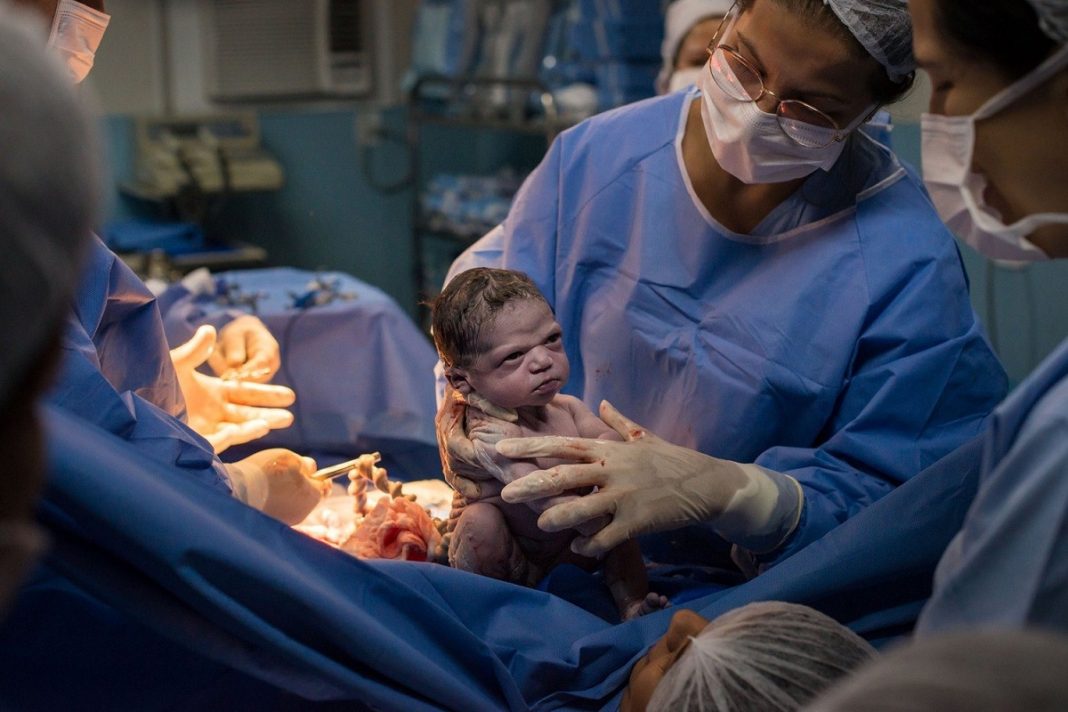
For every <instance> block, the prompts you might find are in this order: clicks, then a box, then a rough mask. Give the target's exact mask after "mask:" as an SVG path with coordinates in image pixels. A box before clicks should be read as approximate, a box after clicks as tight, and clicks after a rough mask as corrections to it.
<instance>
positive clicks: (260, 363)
mask: <svg viewBox="0 0 1068 712" xmlns="http://www.w3.org/2000/svg"><path fill="white" fill-rule="evenodd" d="M208 364H209V365H210V366H211V370H213V371H215V374H216V375H217V376H219V377H220V378H226V379H237V380H241V381H252V382H254V383H267V382H268V381H270V380H271V379H272V378H274V374H276V373H277V372H278V369H279V368H280V367H281V365H282V352H281V350H280V349H279V347H278V341H276V340H275V338H274V336H272V335H271V332H270V331H268V330H267V327H266V326H264V324H263V322H262V321H260V320H259V319H257V318H256V317H254V316H252V315H250V314H245V315H244V316H239V317H238V318H236V319H234V320H233V321H231V322H230V323H229V324H227V325H226V326H224V327H223V328H222V330H221V331H220V332H219V343H218V344H216V346H215V351H213V352H212V354H211V356H210V357H209V359H208Z"/></svg>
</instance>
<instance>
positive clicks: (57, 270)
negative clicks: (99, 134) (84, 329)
mask: <svg viewBox="0 0 1068 712" xmlns="http://www.w3.org/2000/svg"><path fill="white" fill-rule="evenodd" d="M27 13H28V11H26V10H19V9H16V8H13V7H12V6H10V5H8V4H7V3H5V2H0V106H2V107H3V120H2V121H0V146H2V147H3V150H2V151H0V334H2V335H3V336H2V337H0V338H3V344H4V346H3V348H0V410H2V409H4V408H5V406H6V405H7V400H8V398H10V397H11V394H12V392H13V390H14V388H15V387H16V386H17V385H19V384H20V383H21V382H22V380H23V379H24V378H25V377H26V373H27V371H28V370H29V368H30V366H31V364H33V363H34V361H35V360H36V359H37V358H38V357H39V356H40V352H41V349H42V348H43V347H44V344H45V342H46V340H47V339H48V338H49V337H50V336H51V335H52V333H53V330H54V329H56V328H57V326H58V324H59V323H60V319H61V317H62V315H63V313H64V312H65V311H66V310H67V309H69V308H70V307H69V300H70V297H71V293H72V291H73V288H74V285H76V284H77V282H78V268H79V263H80V259H79V258H80V257H81V253H82V252H83V251H84V248H85V245H86V244H87V243H88V241H89V235H90V230H91V228H92V224H93V218H94V216H95V208H96V205H97V191H98V189H99V186H100V180H99V177H98V176H99V173H98V171H97V161H96V155H97V154H96V149H97V143H96V142H95V140H93V138H94V134H93V123H92V119H91V118H90V114H89V112H88V111H86V110H85V108H84V107H83V106H82V105H81V102H80V100H79V99H77V98H76V96H75V93H74V88H73V85H72V84H71V81H70V75H69V74H68V72H67V70H66V68H65V67H64V66H63V64H62V62H60V60H59V58H58V57H55V56H52V55H51V54H49V53H48V52H47V51H46V50H45V40H46V38H47V36H48V33H47V27H44V26H43V25H42V24H41V23H40V22H39V21H38V18H37V16H36V15H29V14H27Z"/></svg>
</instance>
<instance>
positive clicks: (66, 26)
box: [48, 0, 111, 84]
mask: <svg viewBox="0 0 1068 712" xmlns="http://www.w3.org/2000/svg"><path fill="white" fill-rule="evenodd" d="M110 21H111V15H108V14H105V13H103V12H100V11H98V10H94V9H92V8H90V7H86V6H85V5H82V4H81V3H80V2H76V1H75V0H59V6H58V7H57V8H56V15H55V19H54V20H53V21H52V33H51V34H50V35H49V36H48V46H49V47H52V48H53V49H55V50H56V51H57V52H59V55H60V56H61V57H62V58H63V61H64V62H66V63H67V68H68V69H69V70H70V73H71V76H72V77H73V78H74V83H75V84H77V83H79V82H81V81H82V80H83V79H85V78H86V77H87V76H88V75H89V70H90V69H92V68H93V58H94V57H95V56H96V50H97V48H98V47H99V46H100V40H102V39H103V38H104V30H106V29H107V27H108V22H110Z"/></svg>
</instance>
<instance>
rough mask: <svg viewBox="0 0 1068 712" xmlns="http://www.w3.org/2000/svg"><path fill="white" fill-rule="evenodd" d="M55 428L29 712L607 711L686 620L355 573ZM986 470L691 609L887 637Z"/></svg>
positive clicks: (451, 579) (932, 482)
mask: <svg viewBox="0 0 1068 712" xmlns="http://www.w3.org/2000/svg"><path fill="white" fill-rule="evenodd" d="M47 423H48V431H49V452H50V458H51V474H50V479H49V483H48V486H47V490H46V493H45V496H44V499H43V503H42V505H41V508H40V519H41V521H42V522H43V523H44V524H45V525H46V526H47V527H48V529H49V531H50V532H51V534H52V537H53V541H54V546H53V549H52V551H51V553H50V554H49V555H48V556H47V557H46V559H45V560H44V562H43V564H42V565H41V566H39V567H38V569H37V570H36V571H35V573H34V574H33V577H32V578H31V581H30V582H29V583H28V584H26V585H25V586H24V588H23V590H22V591H21V593H20V596H19V599H18V601H17V602H16V604H15V606H14V608H13V609H12V610H11V612H10V613H9V616H8V618H7V620H6V621H5V622H4V624H3V626H2V627H0V700H3V701H4V704H10V705H12V708H13V709H20V710H36V709H41V710H45V709H53V710H54V709H71V708H77V709H141V710H152V709H188V708H192V707H194V706H197V705H199V706H200V707H201V708H203V709H219V708H230V709H242V708H244V709H248V708H252V706H253V705H257V706H260V705H262V706H265V707H266V708H268V709H273V710H275V709H281V710H285V709H309V708H316V709H319V708H325V709H333V708H335V707H336V708H337V709H360V708H362V707H366V708H368V709H382V710H424V709H452V710H483V709H485V710H490V709H494V710H496V709H514V710H524V709H539V710H549V709H612V708H614V707H615V706H616V705H618V701H619V696H620V695H621V693H622V689H623V687H624V686H625V684H626V681H627V678H628V676H629V671H630V667H631V666H632V664H633V663H634V661H635V660H636V659H637V658H638V657H639V656H640V655H642V654H643V653H644V651H645V649H646V648H647V647H648V646H649V645H650V644H651V643H652V642H653V641H655V640H656V639H657V638H658V637H659V636H660V635H661V634H662V633H663V631H664V630H665V629H666V627H667V623H668V620H669V619H670V616H671V611H670V610H668V611H663V612H660V613H657V614H654V615H650V616H646V617H644V618H642V619H639V620H636V621H632V622H629V623H625V624H617V623H614V622H613V621H611V620H606V619H605V618H603V617H601V616H599V615H597V614H596V613H594V612H591V611H592V610H594V609H595V608H596V605H595V604H596V601H595V599H597V598H598V597H603V596H605V595H607V594H605V593H604V591H603V589H602V587H601V584H600V582H599V580H598V579H597V578H596V577H595V576H593V575H589V574H585V573H581V574H578V573H576V574H574V575H572V576H570V577H567V576H565V577H562V578H566V579H568V581H569V586H568V587H566V588H567V590H566V591H565V590H563V588H565V587H563V586H561V593H562V594H563V595H556V594H555V593H553V592H546V591H541V590H532V589H525V588H520V587H517V586H513V585H509V584H504V583H501V582H498V581H494V580H490V579H487V578H482V577H477V576H475V575H472V574H468V573H464V572H460V571H454V570H451V569H449V568H446V567H443V566H438V565H434V564H417V563H401V562H364V561H359V560H356V559H354V558H351V557H349V556H348V555H346V554H344V553H342V552H340V551H337V550H334V549H331V548H330V547H328V546H326V545H324V544H321V543H319V542H317V541H314V540H312V539H309V538H307V537H305V536H304V535H302V534H300V533H298V532H295V531H293V530H292V529H290V528H288V527H286V526H284V525H283V524H281V523H279V522H277V521H274V520H272V519H270V518H268V517H265V516H263V515H261V514H260V513H258V512H256V511H253V510H251V509H249V508H247V507H245V506H244V505H242V504H240V503H239V502H237V501H235V500H233V499H231V498H229V497H227V496H226V495H225V494H223V493H221V492H219V491H217V490H215V489H213V488H211V487H209V486H207V485H205V484H204V483H202V482H200V481H197V480H195V479H194V478H190V477H175V476H173V474H171V475H170V476H168V472H167V471H165V469H164V468H163V467H162V466H161V465H159V464H156V463H154V462H152V461H149V460H147V459H145V458H144V457H142V456H141V455H139V454H138V453H137V452H136V450H134V449H133V448H131V447H130V446H129V445H128V444H127V443H125V442H123V441H121V440H119V439H117V438H116V437H115V436H113V435H111V434H109V433H106V432H104V431H101V430H98V429H96V428H94V427H93V426H91V425H88V424H86V423H85V422H84V421H80V420H78V419H77V418H75V417H74V416H71V415H69V414H66V413H63V412H61V411H58V410H55V409H49V410H47ZM977 458H978V448H975V447H973V446H967V447H965V448H964V449H962V450H961V451H958V452H957V453H954V454H953V455H950V456H949V457H948V458H946V459H945V460H943V461H942V462H940V463H939V464H937V465H935V466H934V467H932V468H930V469H929V470H927V471H925V472H924V473H922V474H921V475H920V476H918V477H916V478H914V479H912V480H911V481H909V482H908V483H906V484H904V485H902V486H901V487H899V488H898V489H897V490H896V491H894V492H893V493H891V494H890V495H888V496H886V497H885V498H884V499H882V500H881V501H879V502H878V503H876V504H874V505H872V506H871V507H869V508H868V509H867V510H865V511H864V512H862V513H860V514H858V515H857V516H856V517H855V518H853V519H852V520H850V521H849V522H847V523H846V524H844V525H843V526H842V527H840V528H839V529H837V530H835V531H833V532H832V533H831V534H829V535H828V536H826V537H824V538H823V539H821V540H818V541H817V542H815V543H814V544H812V545H811V546H809V547H807V548H806V549H805V550H803V551H801V552H799V553H798V554H797V555H795V556H794V557H792V558H791V559H789V560H787V561H785V562H783V563H782V564H780V565H778V566H777V567H775V568H773V569H771V570H770V571H769V572H768V573H766V574H764V575H762V576H761V577H760V578H758V579H756V580H754V581H752V582H749V583H746V584H742V585H739V586H735V587H732V588H723V587H722V585H720V584H714V583H708V579H707V578H705V579H702V578H701V577H696V576H695V577H693V581H694V584H693V587H692V588H691V590H690V591H689V595H690V596H697V597H696V598H692V599H691V600H689V602H687V603H685V604H684V605H686V606H688V607H692V608H695V609H697V610H698V611H700V612H701V613H703V614H705V615H707V616H714V615H717V614H718V613H720V612H722V611H725V610H728V609H730V608H733V607H736V606H739V605H743V604H745V603H748V602H750V601H754V600H763V599H769V598H779V599H785V600H793V601H799V602H806V603H812V604H815V605H817V606H818V607H820V608H822V609H823V610H825V611H827V612H828V613H830V614H832V615H835V616H837V617H839V618H840V619H841V620H843V621H844V622H846V623H848V624H850V625H852V626H853V627H854V628H855V629H856V630H858V631H860V632H861V633H863V634H865V635H869V636H870V637H873V638H875V639H877V640H885V639H888V638H891V637H893V636H895V635H899V634H901V633H904V632H906V631H907V630H909V628H910V626H911V624H912V621H913V620H914V619H915V616H916V614H917V613H918V610H919V607H920V606H921V605H922V603H923V601H924V599H925V598H926V596H927V595H928V591H929V588H930V578H931V571H932V570H933V567H934V565H935V563H936V562H937V559H938V556H939V555H940V554H941V551H942V548H943V547H944V545H945V543H946V542H947V541H948V540H949V539H950V537H951V536H952V535H953V533H954V532H955V531H956V529H957V528H958V527H959V525H960V521H961V519H962V518H963V516H964V512H965V510H966V508H967V503H968V501H970V499H971V497H972V493H973V490H974V484H975V469H976V468H975V463H976V461H977ZM673 573H674V574H675V576H674V577H673V580H674V584H673V585H675V587H676V590H679V591H681V590H683V589H685V588H686V586H685V585H684V584H683V585H680V584H679V581H680V579H679V576H680V575H681V576H682V581H685V580H687V579H686V576H685V571H675V572H673ZM583 577H586V581H587V582H588V586H587V587H586V590H585V592H584V591H583V587H582V586H581V585H575V584H576V583H581V582H582V580H583ZM667 582H668V579H667V578H664V577H662V576H661V575H660V574H659V573H658V575H657V576H654V579H653V586H654V587H656V586H659V585H661V584H666V583H667ZM550 583H551V582H550ZM565 596H566V597H565ZM686 597H687V596H686V595H679V596H678V598H679V599H684V598H686ZM568 599H571V600H568Z"/></svg>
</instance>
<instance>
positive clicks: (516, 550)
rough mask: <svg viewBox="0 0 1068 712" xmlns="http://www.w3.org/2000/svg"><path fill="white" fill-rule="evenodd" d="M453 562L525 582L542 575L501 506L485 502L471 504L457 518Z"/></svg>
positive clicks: (466, 568)
mask: <svg viewBox="0 0 1068 712" xmlns="http://www.w3.org/2000/svg"><path fill="white" fill-rule="evenodd" d="M449 565H450V566H452V567H453V568H456V569H462V570H464V571H470V572H472V573H476V574H482V575H483V576H489V577H491V578H495V579H500V580H501V581H509V582H511V583H518V584H521V585H524V586H532V585H533V584H534V583H535V582H537V580H538V578H540V576H539V572H538V571H536V570H535V569H536V567H535V566H534V565H533V564H531V562H530V561H529V560H528V558H527V556H526V554H525V553H523V550H522V549H521V548H520V547H519V543H518V542H517V541H516V538H515V537H514V536H513V535H512V532H511V530H510V529H509V528H508V523H507V522H506V521H505V519H504V515H503V514H501V510H499V509H497V507H495V506H493V505H492V504H486V503H484V502H476V503H474V504H468V505H467V506H465V507H464V508H463V511H462V512H461V513H460V516H459V517H458V518H457V520H456V527H455V529H454V530H453V532H452V539H451V541H450V542H449Z"/></svg>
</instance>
